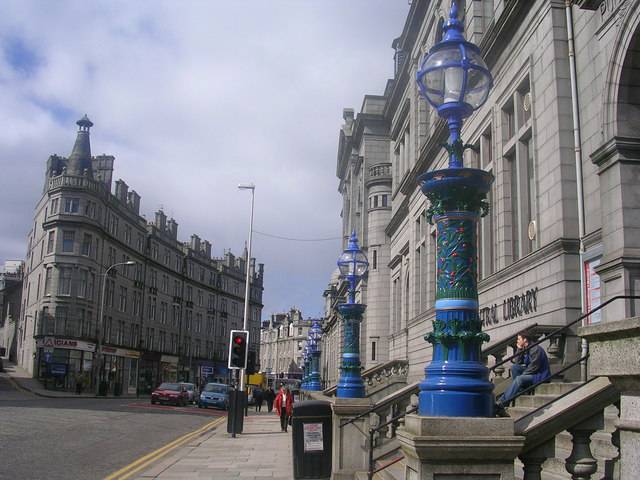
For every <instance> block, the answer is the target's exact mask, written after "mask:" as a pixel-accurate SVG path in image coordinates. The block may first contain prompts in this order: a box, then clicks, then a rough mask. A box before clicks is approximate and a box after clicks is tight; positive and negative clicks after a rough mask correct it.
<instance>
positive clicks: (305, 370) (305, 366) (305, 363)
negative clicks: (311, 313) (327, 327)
mask: <svg viewBox="0 0 640 480" xmlns="http://www.w3.org/2000/svg"><path fill="white" fill-rule="evenodd" d="M309 370H310V367H309V337H307V341H306V342H305V344H304V348H303V349H302V384H301V385H300V388H302V390H306V389H307V383H309Z"/></svg>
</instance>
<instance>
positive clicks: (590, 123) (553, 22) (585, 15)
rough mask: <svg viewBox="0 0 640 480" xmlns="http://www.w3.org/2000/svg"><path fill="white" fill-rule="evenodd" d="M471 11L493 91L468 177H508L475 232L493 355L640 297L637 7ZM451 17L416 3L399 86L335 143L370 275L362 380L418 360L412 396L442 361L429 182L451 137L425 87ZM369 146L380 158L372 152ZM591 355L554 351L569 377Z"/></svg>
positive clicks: (529, 6)
mask: <svg viewBox="0 0 640 480" xmlns="http://www.w3.org/2000/svg"><path fill="white" fill-rule="evenodd" d="M572 4H573V6H572ZM458 5H460V6H461V9H460V10H461V12H463V13H462V14H463V15H464V23H465V30H466V31H465V35H466V38H467V39H468V40H470V41H472V42H474V43H475V44H477V45H478V46H479V47H480V48H481V51H482V55H483V57H484V58H485V60H486V63H487V65H488V67H489V69H490V70H491V72H492V74H493V77H494V82H495V84H494V87H493V89H492V91H491V93H490V95H489V98H488V101H487V103H486V104H485V105H483V106H482V107H481V108H480V109H479V110H478V111H476V112H474V113H473V115H472V116H471V117H469V118H468V119H467V120H466V121H465V123H464V126H463V129H462V138H463V139H464V141H465V142H466V143H468V144H471V145H473V147H474V148H473V149H468V150H467V151H466V152H465V158H464V162H465V166H470V167H475V168H482V169H485V170H487V171H489V172H491V173H492V174H493V176H494V177H495V181H494V183H493V185H492V189H491V191H490V193H489V195H488V201H489V204H490V212H489V214H488V215H487V216H485V217H483V218H482V220H481V222H480V225H479V228H478V232H477V234H478V240H479V243H478V252H477V254H478V259H479V277H480V278H479V286H478V287H479V288H478V289H479V300H480V305H481V311H480V314H481V318H482V320H483V323H484V330H485V331H486V332H487V333H488V334H489V335H490V336H491V342H490V344H488V345H485V348H490V347H491V345H495V344H497V343H499V342H500V341H502V340H503V339H506V338H508V337H510V336H512V335H513V334H515V333H516V332H517V331H519V330H521V329H525V328H533V329H537V331H539V332H544V331H546V330H549V329H550V328H552V327H554V326H562V325H565V324H567V323H568V322H569V321H571V320H573V319H575V318H577V316H579V315H580V314H581V312H583V311H584V312H587V311H589V310H591V309H592V308H594V307H596V306H598V305H599V304H600V303H601V302H602V301H604V300H606V299H609V298H612V297H613V296H615V295H621V294H626V295H638V294H640V280H639V279H640V270H639V268H638V265H639V264H640V262H639V260H640V253H639V252H640V243H639V242H640V235H638V234H637V233H638V228H639V225H640V219H639V217H638V211H640V198H639V197H638V193H637V192H638V189H637V178H638V160H637V157H638V152H639V151H640V149H638V142H639V140H638V128H637V127H638V124H639V123H640V114H639V113H638V112H639V110H638V105H639V104H640V100H639V99H638V95H637V91H638V89H637V88H636V87H637V85H636V84H637V83H638V80H637V78H638V76H637V74H636V73H637V69H638V61H639V59H640V56H639V54H638V52H639V51H640V48H639V46H640V1H637V0H626V1H625V0H618V1H598V0H594V1H591V0H582V1H574V2H568V3H567V2H564V1H555V0H536V1H516V2H509V1H506V0H467V1H466V2H464V1H462V2H461V1H459V2H458ZM449 6H450V1H448V0H442V1H427V0H414V1H413V2H411V6H410V8H409V14H408V16H407V18H406V21H405V24H404V26H402V25H399V26H398V28H399V30H400V31H401V34H400V36H399V37H398V38H396V39H395V40H393V41H391V39H390V44H391V45H392V48H393V60H394V65H395V69H394V70H395V71H394V77H393V78H392V79H390V80H389V81H388V82H387V84H386V88H385V90H384V92H382V95H380V96H372V95H365V96H364V101H363V104H362V107H361V109H360V111H359V112H358V113H357V114H356V115H354V113H353V111H352V110H350V109H345V115H344V124H343V126H342V128H341V129H340V132H339V140H338V162H337V164H338V169H337V174H338V178H339V190H340V193H341V194H342V196H343V211H342V223H343V233H344V235H347V234H348V233H349V232H350V231H351V230H356V232H357V233H358V236H359V238H360V239H361V245H362V247H363V249H364V251H365V252H366V254H367V256H368V258H369V262H370V272H369V274H368V278H366V279H364V280H363V281H362V282H361V286H360V288H359V290H360V295H361V301H363V302H364V303H367V305H368V307H367V311H366V313H365V318H364V321H363V326H362V336H361V352H362V353H361V357H362V359H363V365H364V366H365V367H369V366H371V364H372V362H373V360H372V359H373V358H374V357H375V358H376V359H379V360H380V361H385V360H396V359H400V360H406V361H407V362H408V366H409V375H408V380H409V381H415V380H418V379H420V378H422V377H423V376H424V371H423V369H424V365H425V363H427V362H429V361H430V359H431V346H430V344H429V343H427V342H426V341H425V340H424V336H425V334H426V333H428V332H429V331H430V330H431V328H432V327H431V321H432V320H433V319H434V316H435V310H434V301H435V291H434V290H435V272H436V262H435V253H436V248H435V229H434V227H433V226H432V225H430V223H429V222H428V219H427V215H426V210H427V207H428V203H427V200H426V197H425V195H424V194H423V193H422V192H421V190H420V183H419V181H418V176H419V175H420V174H421V173H423V172H425V171H428V170H436V169H439V168H443V167H444V166H445V165H446V162H447V154H446V151H445V150H444V149H443V148H442V146H441V145H442V143H444V142H445V141H446V140H447V136H448V130H447V128H446V124H445V123H444V121H443V120H442V119H440V118H439V117H438V115H437V112H436V111H435V110H434V109H433V108H432V107H431V106H430V105H428V104H427V102H426V101H425V100H423V99H422V98H420V97H419V94H418V90H417V86H416V81H415V78H416V71H417V70H418V65H419V62H420V60H421V59H422V58H423V56H424V54H425V52H427V51H428V50H429V49H430V48H431V47H432V46H433V45H434V44H435V43H436V42H437V41H439V40H440V38H441V36H442V25H443V22H444V21H445V19H446V15H447V14H448V11H449ZM567 8H569V9H570V12H569V13H570V15H568V12H567ZM568 18H570V20H569V21H570V22H571V25H569V24H568V23H567V22H568V20H567V19H568ZM571 35H573V38H572V37H571ZM572 78H573V79H575V81H573V82H572ZM359 125H360V126H359ZM368 138H371V139H374V138H375V145H376V147H379V148H380V152H377V151H376V150H377V148H376V149H374V150H373V151H371V150H370V149H368V148H366V144H367V139H368ZM363 147H364V148H363ZM381 172H382V173H381ZM387 172H388V173H387ZM382 179H384V181H381V180H382ZM376 196H378V202H377V203H376V202H375V197H376ZM372 197H373V198H374V201H373V203H372V201H371V198H372ZM345 238H346V237H345ZM332 283H333V285H330V288H329V289H328V290H327V292H329V293H327V292H325V296H327V294H328V295H329V297H331V298H338V299H339V298H340V296H341V293H340V288H341V284H340V282H332ZM374 290H375V292H374ZM336 302H337V300H333V301H329V302H328V304H329V308H328V310H327V317H328V321H327V322H325V330H326V334H327V335H326V339H325V343H331V342H333V343H336V342H338V341H339V340H338V339H339V336H338V335H335V334H333V333H332V329H333V328H337V327H335V325H338V324H339V322H335V321H332V318H335V311H334V309H332V308H331V305H335V303H336ZM639 308H640V304H639V303H638V302H634V301H631V300H630V301H626V302H622V301H621V302H617V303H615V304H612V306H611V307H609V308H607V309H606V310H605V311H603V312H602V313H598V314H597V315H595V314H594V315H592V316H591V318H590V319H589V322H590V323H597V322H600V321H604V320H613V319H620V320H622V319H624V318H626V317H630V316H633V315H637V312H638V311H639V310H638V309H639ZM331 339H333V340H331ZM324 348H325V349H326V350H327V351H334V350H338V351H339V345H333V344H332V345H327V346H325V347H324ZM581 348H582V345H581V343H580V339H579V338H578V337H577V336H576V335H575V331H572V332H569V333H568V334H567V335H566V336H565V337H564V338H562V339H561V340H559V341H557V342H556V343H552V344H551V346H549V347H548V349H549V354H550V357H551V358H552V361H553V362H558V363H566V362H567V361H568V359H570V358H577V355H578V354H579V352H580V349H581ZM335 376H336V375H335V374H332V378H335Z"/></svg>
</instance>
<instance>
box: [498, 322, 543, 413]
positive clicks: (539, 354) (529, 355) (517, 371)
mask: <svg viewBox="0 0 640 480" xmlns="http://www.w3.org/2000/svg"><path fill="white" fill-rule="evenodd" d="M530 343H533V342H532V340H531V337H530V336H529V334H528V333H524V332H523V333H519V334H518V336H517V339H516V346H517V347H518V350H522V351H523V353H522V354H520V356H518V357H516V358H515V360H516V363H514V364H513V366H512V367H511V385H509V388H507V390H506V391H505V392H504V394H502V396H500V397H499V398H498V399H497V403H496V413H497V414H498V415H499V416H502V415H506V412H505V410H504V408H505V407H506V406H507V405H509V403H510V402H511V400H512V399H513V397H515V396H516V395H518V393H520V392H521V391H523V390H525V389H526V388H528V387H530V386H531V385H534V384H536V383H538V382H542V381H544V380H546V379H547V378H549V377H550V376H551V372H550V371H549V359H548V358H547V354H546V352H545V351H544V350H543V349H542V347H540V345H536V346H535V347H533V348H532V349H531V350H529V351H526V352H524V350H526V349H527V347H528V346H529V344H530Z"/></svg>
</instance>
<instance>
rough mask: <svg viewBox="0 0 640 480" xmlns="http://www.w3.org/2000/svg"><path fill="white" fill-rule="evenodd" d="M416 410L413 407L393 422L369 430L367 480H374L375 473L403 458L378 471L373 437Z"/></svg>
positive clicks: (394, 418) (392, 420) (416, 408)
mask: <svg viewBox="0 0 640 480" xmlns="http://www.w3.org/2000/svg"><path fill="white" fill-rule="evenodd" d="M416 410H418V407H411V408H410V409H408V410H405V411H404V412H402V413H400V414H399V415H396V416H395V417H393V418H392V419H391V420H387V421H386V422H384V423H382V424H380V425H378V426H377V427H373V428H370V429H369V468H368V470H367V479H368V480H372V479H373V475H374V474H375V473H378V472H379V471H381V470H384V469H385V468H387V467H389V466H391V465H393V464H394V463H396V462H399V461H400V460H401V458H398V459H397V460H395V461H393V462H390V463H388V464H386V465H384V466H382V467H381V468H379V469H377V470H376V468H375V463H374V459H373V436H374V435H375V434H376V433H377V432H379V431H380V430H382V429H383V428H386V427H388V426H389V425H392V424H393V423H395V422H397V421H398V420H400V419H401V418H404V417H406V416H407V415H409V414H410V413H413V412H415V411H416Z"/></svg>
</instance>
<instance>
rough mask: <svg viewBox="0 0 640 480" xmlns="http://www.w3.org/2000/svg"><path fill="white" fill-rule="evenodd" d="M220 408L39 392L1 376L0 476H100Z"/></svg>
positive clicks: (51, 479) (189, 428)
mask: <svg viewBox="0 0 640 480" xmlns="http://www.w3.org/2000/svg"><path fill="white" fill-rule="evenodd" d="M221 414H223V412H220V411H217V410H200V409H198V408H195V407H187V408H174V407H168V406H164V407H162V406H152V405H150V404H148V403H146V402H144V401H142V400H124V399H118V400H114V399H61V398H60V399H52V398H42V397H37V396H35V395H33V394H30V393H27V392H23V391H17V390H15V389H14V388H13V386H12V385H11V384H10V383H9V382H8V381H7V380H6V379H4V378H0V452H1V453H0V479H2V480H5V479H11V480H14V479H29V480H39V479H47V480H62V479H64V480H67V479H70V478H73V479H77V480H83V479H87V480H93V479H101V478H104V477H105V476H106V475H108V474H110V473H112V472H114V471H116V470H118V469H119V468H121V467H123V466H125V465H128V464H129V463H131V462H132V461H134V460H136V459H137V458H139V457H141V456H142V455H145V454H146V453H149V452H151V451H153V450H155V449H157V448H160V447H161V446H163V445H165V444H167V443H169V442H170V441H172V440H174V439H175V438H177V437H180V436H182V435H184V434H185V433H188V432H191V431H193V430H195V429H197V428H199V427H201V426H202V425H204V424H205V423H208V422H210V421H211V420H213V419H214V418H213V417H214V416H217V415H221Z"/></svg>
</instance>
